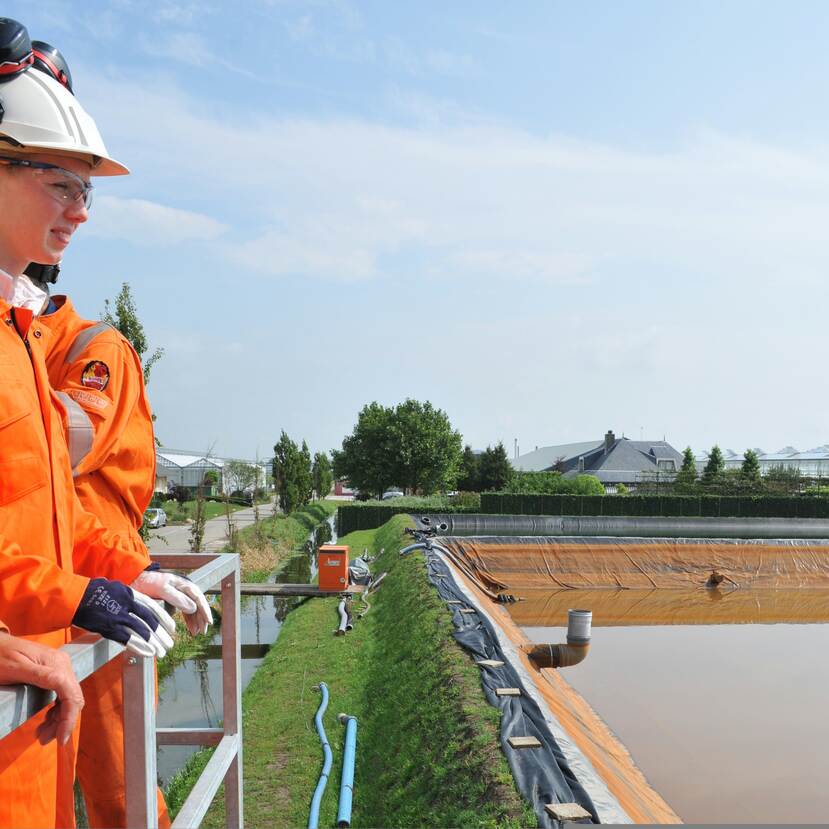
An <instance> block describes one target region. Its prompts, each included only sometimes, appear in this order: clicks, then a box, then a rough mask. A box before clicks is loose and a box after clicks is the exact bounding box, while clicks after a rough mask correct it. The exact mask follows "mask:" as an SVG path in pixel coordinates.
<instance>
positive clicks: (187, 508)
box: [161, 500, 248, 524]
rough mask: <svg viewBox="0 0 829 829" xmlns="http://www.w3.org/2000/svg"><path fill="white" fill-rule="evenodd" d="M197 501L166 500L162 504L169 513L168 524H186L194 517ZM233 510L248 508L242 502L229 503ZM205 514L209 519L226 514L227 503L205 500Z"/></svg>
mask: <svg viewBox="0 0 829 829" xmlns="http://www.w3.org/2000/svg"><path fill="white" fill-rule="evenodd" d="M195 506H196V502H195V501H185V502H184V503H183V504H179V502H178V501H173V500H170V501H164V502H163V503H162V504H161V509H163V510H164V512H166V513H167V523H168V524H184V523H185V522H186V521H187V520H188V519H192V518H193V511H194V509H195ZM228 506H229V507H230V511H231V512H236V510H240V509H248V507H245V506H243V505H240V504H229V505H228ZM204 514H205V516H206V518H207V520H208V521H209V520H210V519H211V518H218V517H219V516H222V515H224V514H225V505H224V504H223V503H220V502H218V501H205V502H204Z"/></svg>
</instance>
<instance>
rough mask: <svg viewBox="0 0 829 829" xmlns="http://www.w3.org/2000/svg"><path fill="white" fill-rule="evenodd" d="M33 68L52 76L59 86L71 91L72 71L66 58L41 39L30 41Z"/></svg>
mask: <svg viewBox="0 0 829 829" xmlns="http://www.w3.org/2000/svg"><path fill="white" fill-rule="evenodd" d="M32 54H33V55H34V68H35V69H40V71H41V72H45V73H46V74H47V75H50V76H51V77H53V78H54V79H55V80H56V81H57V82H58V83H59V84H60V85H61V86H64V87H66V89H68V90H69V91H70V92H72V73H71V72H70V71H69V64H68V63H67V62H66V58H64V56H63V55H62V54H61V53H60V52H59V51H58V50H57V49H56V48H55V47H54V46H50V45H49V44H48V43H45V42H44V41H42V40H33V41H32ZM72 94H74V92H73V93H72Z"/></svg>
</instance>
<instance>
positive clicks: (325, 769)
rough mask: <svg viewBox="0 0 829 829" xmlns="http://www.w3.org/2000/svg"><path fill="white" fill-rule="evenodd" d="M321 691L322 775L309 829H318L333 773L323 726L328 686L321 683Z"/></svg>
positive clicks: (316, 722)
mask: <svg viewBox="0 0 829 829" xmlns="http://www.w3.org/2000/svg"><path fill="white" fill-rule="evenodd" d="M319 689H320V691H321V692H322V700H321V701H320V707H319V708H317V713H316V714H315V715H314V725H316V727H317V734H319V735H320V742H321V743H322V756H323V763H322V774H320V779H319V781H318V782H317V788H316V789H315V791H314V797H313V798H312V799H311V812H310V814H309V815H308V829H317V827H318V826H319V822H320V801H321V800H322V794H323V792H324V791H325V787H326V785H327V784H328V775H329V773H330V771H331V763H332V761H333V759H334V755H333V754H332V753H331V746H330V745H328V737H326V736H325V727H324V726H323V724H322V715H323V714H324V713H325V709H326V708H327V707H328V686H327V685H326V684H325V683H324V682H320V684H319Z"/></svg>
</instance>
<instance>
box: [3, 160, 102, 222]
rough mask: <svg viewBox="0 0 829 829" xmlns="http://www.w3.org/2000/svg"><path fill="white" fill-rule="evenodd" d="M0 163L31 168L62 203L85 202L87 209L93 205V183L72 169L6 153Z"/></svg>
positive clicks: (48, 190) (51, 193)
mask: <svg viewBox="0 0 829 829" xmlns="http://www.w3.org/2000/svg"><path fill="white" fill-rule="evenodd" d="M0 164H5V165H6V166H8V167H25V168H26V169H27V170H31V171H32V173H33V174H34V175H35V176H37V178H38V179H39V180H40V183H41V184H42V186H43V187H44V189H45V190H46V192H47V193H48V194H49V195H50V196H51V197H52V198H53V199H54V200H55V201H57V202H60V203H61V204H64V205H65V204H67V203H68V202H83V205H84V207H85V208H86V209H87V210H89V208H90V207H92V185H91V184H90V183H89V182H88V181H84V180H83V179H82V178H81V177H80V176H79V175H77V173H73V172H72V171H71V170H64V168H63V167H58V165H57V164H49V163H48V162H46V161H29V159H27V158H10V157H9V156H5V155H0Z"/></svg>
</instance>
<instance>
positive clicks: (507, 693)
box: [495, 688, 521, 697]
mask: <svg viewBox="0 0 829 829" xmlns="http://www.w3.org/2000/svg"><path fill="white" fill-rule="evenodd" d="M495 693H496V695H497V696H499V697H520V696H521V689H520V688H496V689H495Z"/></svg>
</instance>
